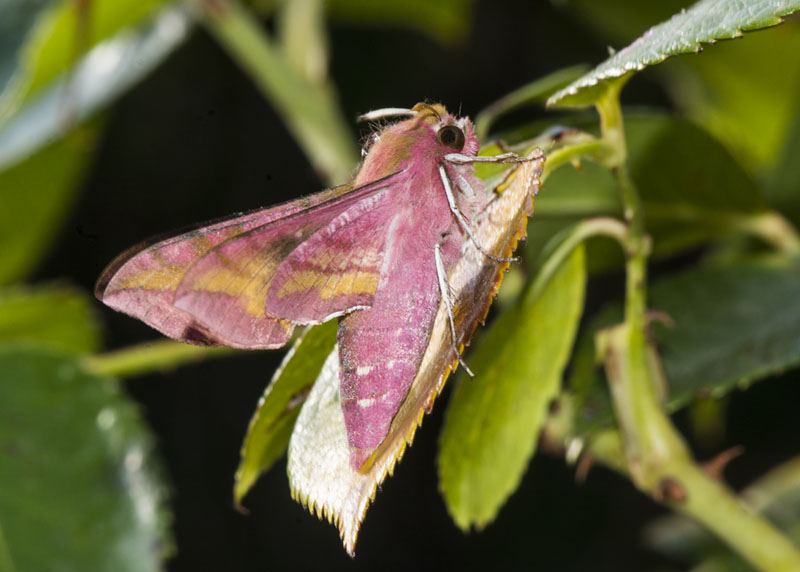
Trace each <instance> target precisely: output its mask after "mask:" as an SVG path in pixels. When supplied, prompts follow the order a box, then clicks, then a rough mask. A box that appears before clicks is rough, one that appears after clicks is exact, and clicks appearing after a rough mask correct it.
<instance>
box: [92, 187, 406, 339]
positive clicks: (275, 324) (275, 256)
mask: <svg viewBox="0 0 800 572" xmlns="http://www.w3.org/2000/svg"><path fill="white" fill-rule="evenodd" d="M394 176H395V175H390V176H389V177H386V178H385V179H381V180H378V181H375V182H373V183H369V184H367V185H364V186H362V187H359V188H357V189H353V188H352V187H350V186H344V187H337V188H335V189H331V190H328V191H323V192H321V193H318V194H316V195H313V196H311V197H307V198H302V199H298V200H295V201H292V202H289V203H285V204H283V205H278V206H276V207H272V208H268V209H263V210H260V211H254V212H251V213H247V214H244V215H239V216H235V217H232V218H229V219H224V220H221V221H217V222H214V223H212V224H211V225H209V226H204V227H202V228H200V229H198V230H195V231H191V232H188V233H185V234H181V235H178V236H174V237H171V238H167V239H166V240H161V241H157V240H150V241H148V242H146V243H144V244H142V245H139V246H136V247H134V248H132V249H130V250H128V251H126V252H125V253H123V254H122V255H120V256H118V257H117V258H116V259H115V260H114V261H113V262H112V263H111V264H110V265H109V266H108V267H107V268H106V270H105V271H104V272H103V274H102V275H101V277H100V279H99V280H98V282H97V286H96V288H95V295H96V296H97V297H98V298H99V299H100V300H102V301H103V302H104V303H106V304H107V305H109V306H110V307H112V308H114V309H116V310H119V311H121V312H125V313H126V314H129V315H131V316H133V317H135V318H138V319H140V320H142V321H144V322H145V323H147V324H149V325H150V326H152V327H153V328H155V329H157V330H158V331H160V332H162V333H163V334H165V335H167V336H169V337H171V338H174V339H178V340H181V341H185V342H189V343H195V344H199V345H229V346H233V347H242V348H274V347H280V346H282V345H283V344H285V343H286V341H287V340H288V339H289V336H290V335H291V332H292V329H293V324H292V323H291V322H290V321H288V320H282V319H280V318H278V317H275V316H266V314H265V312H264V300H265V295H263V294H262V296H261V299H260V311H256V310H255V308H256V306H257V304H258V303H259V302H258V301H257V300H248V303H247V306H246V308H249V309H252V310H253V311H254V313H253V314H251V316H252V317H253V319H252V320H251V322H252V324H253V326H254V327H253V328H251V330H250V331H249V332H248V335H249V337H248V335H240V336H239V337H237V338H235V339H234V338H230V337H228V336H226V335H224V334H223V333H221V332H217V331H214V330H213V329H212V328H211V327H209V325H208V324H206V323H203V321H201V320H198V318H197V316H196V315H194V314H193V313H192V312H187V311H186V309H182V308H179V307H177V306H176V305H175V294H176V291H177V289H178V287H179V286H180V285H181V283H182V282H183V280H184V277H185V276H186V274H187V273H188V272H190V271H191V270H192V269H193V268H194V266H196V265H197V264H199V263H200V261H202V260H204V259H205V258H206V256H208V255H210V254H211V253H213V252H214V251H216V250H217V249H218V248H220V247H222V246H225V245H230V244H233V243H235V242H237V240H239V239H243V240H245V241H246V238H247V237H248V236H251V235H252V233H256V232H260V233H261V234H262V235H263V236H265V237H269V239H270V241H269V242H268V243H266V244H265V245H264V252H263V253H262V254H261V258H262V259H269V260H273V261H275V262H277V263H278V264H279V263H280V262H281V261H283V259H285V258H286V257H287V256H288V255H289V254H291V252H292V251H293V250H294V249H295V248H296V247H297V246H298V245H299V244H301V243H302V242H303V241H304V240H306V239H308V238H309V237H310V236H313V234H314V233H315V232H316V231H318V230H320V229H321V228H324V227H325V226H327V225H328V224H329V223H330V221H331V220H333V219H335V218H336V217H337V216H339V215H340V214H341V213H342V212H344V211H346V210H348V209H349V208H351V207H352V206H353V205H355V204H357V203H359V202H360V201H361V200H363V199H365V198H368V197H370V196H372V195H374V194H376V193H378V192H379V191H380V190H381V189H383V188H384V187H386V186H388V185H391V183H392V179H393V177H394ZM210 260H219V258H217V257H212V258H210ZM221 262H223V263H224V264H233V265H234V266H235V265H239V264H240V262H241V261H240V260H236V259H230V260H225V261H221ZM274 266H275V267H276V268H277V264H275V265H274ZM269 278H271V277H269ZM231 301H232V300H231ZM239 301H240V302H241V300H239ZM222 311H225V310H224V309H222Z"/></svg>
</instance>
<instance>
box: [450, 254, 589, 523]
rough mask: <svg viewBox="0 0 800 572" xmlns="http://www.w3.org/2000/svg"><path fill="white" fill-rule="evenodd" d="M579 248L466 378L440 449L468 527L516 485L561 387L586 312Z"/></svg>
mask: <svg viewBox="0 0 800 572" xmlns="http://www.w3.org/2000/svg"><path fill="white" fill-rule="evenodd" d="M585 281H586V270H585V262H584V249H583V246H578V247H577V248H576V249H575V250H574V251H573V253H572V254H571V255H570V256H569V258H568V259H567V260H566V261H565V262H564V263H563V264H562V266H561V268H560V269H559V270H558V272H557V273H556V274H555V275H554V276H553V277H552V278H551V280H550V281H549V282H548V283H547V284H546V285H544V287H543V288H532V289H529V290H528V291H527V293H526V294H525V296H524V298H523V299H522V301H521V303H520V304H518V305H517V306H516V307H512V308H510V309H509V311H507V312H505V313H504V314H503V315H502V316H501V317H500V318H499V319H498V320H497V321H496V322H495V323H494V325H493V326H492V328H491V329H490V330H489V332H488V333H487V334H486V336H485V337H484V338H483V339H482V340H481V343H480V345H479V346H478V349H477V351H476V352H475V354H474V355H473V358H472V360H471V362H472V364H471V367H472V369H473V370H474V371H475V372H476V378H475V379H474V380H473V379H463V380H462V381H461V382H460V383H458V385H457V387H456V389H455V392H454V393H453V398H452V400H451V402H450V406H449V408H448V412H447V417H446V420H445V426H444V430H443V432H442V438H441V447H440V451H439V481H440V488H441V490H442V493H443V494H444V498H445V501H446V503H447V508H448V510H449V511H450V514H451V515H452V517H453V520H455V522H456V524H458V526H459V527H461V528H462V529H465V530H466V529H469V528H470V527H471V526H476V527H478V528H482V527H484V526H486V525H487V524H488V523H489V522H491V521H492V520H493V519H494V518H495V516H496V515H497V512H498V511H499V509H500V507H501V506H502V505H503V503H505V501H506V500H507V499H508V497H509V496H510V495H511V494H512V493H513V492H514V490H516V488H517V486H518V485H519V482H520V480H521V479H522V475H523V474H524V472H525V469H526V467H527V465H528V461H529V460H530V457H531V456H532V455H533V453H534V451H535V449H536V442H537V439H538V436H539V431H540V430H541V427H542V424H543V423H544V421H545V419H546V417H547V410H548V406H549V404H550V401H551V400H552V399H553V398H554V397H555V395H556V394H557V393H558V390H559V387H560V385H561V377H562V374H563V370H564V367H565V365H566V363H567V360H568V358H569V354H570V350H571V349H572V343H573V340H574V337H575V333H576V330H577V326H578V321H579V320H580V316H581V312H582V310H583V295H584V289H585Z"/></svg>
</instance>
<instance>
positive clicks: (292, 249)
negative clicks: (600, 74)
mask: <svg viewBox="0 0 800 572" xmlns="http://www.w3.org/2000/svg"><path fill="white" fill-rule="evenodd" d="M391 116H399V117H404V119H402V120H398V121H396V122H395V123H393V124H390V125H388V126H386V127H385V128H383V129H382V130H380V131H379V132H377V133H376V134H375V135H374V136H373V138H372V143H371V145H370V147H369V149H368V150H367V152H366V154H365V157H364V160H363V162H362V164H361V166H360V168H359V170H358V173H357V175H356V177H355V179H354V180H353V182H352V183H350V184H348V185H344V186H342V187H337V188H334V189H330V190H327V191H323V192H321V193H318V194H316V195H312V196H310V197H307V198H302V199H298V200H295V201H291V202H289V203H285V204H282V205H278V206H275V207H271V208H266V209H262V210H257V211H253V212H250V213H247V214H239V215H235V216H233V217H230V218H227V219H224V220H220V221H217V222H213V223H210V224H207V225H204V226H201V227H199V228H198V229H197V230H193V231H190V232H187V233H184V234H181V235H178V236H174V237H172V238H167V239H162V240H158V241H149V242H146V243H144V244H141V245H138V246H136V247H133V248H132V249H130V250H128V251H127V252H125V253H123V254H121V255H120V256H118V257H117V258H116V259H115V260H114V261H113V262H112V263H111V264H110V265H109V266H108V268H106V270H105V271H104V272H103V274H102V275H101V277H100V279H99V280H98V283H97V287H96V295H97V297H98V298H99V299H100V300H102V301H103V302H104V303H105V304H107V305H109V306H110V307H112V308H114V309H116V310H119V311H121V312H125V313H127V314H129V315H131V316H134V317H136V318H139V319H141V320H142V321H144V322H146V323H147V324H149V325H150V326H152V327H153V328H155V329H156V330H158V331H160V332H162V333H163V334H165V335H167V336H169V337H171V338H174V339H177V340H181V341H184V342H188V343H193V344H199V345H208V346H214V345H224V346H231V347H236V348H246V349H269V348H278V347H281V346H283V345H284V344H286V343H287V341H288V340H289V339H290V336H291V334H292V330H293V329H294V327H295V326H297V325H310V324H320V323H322V322H325V321H327V320H330V319H333V318H338V320H339V325H338V361H337V364H336V366H337V367H336V370H337V377H338V393H339V395H338V396H337V397H338V401H339V403H340V407H341V412H342V415H343V419H344V433H345V435H346V442H347V462H346V464H347V465H348V466H349V470H350V471H352V473H353V475H354V476H356V477H357V476H358V475H367V474H369V473H370V471H371V470H373V467H374V465H375V462H376V459H378V460H380V459H383V456H385V455H384V453H385V451H386V450H387V446H386V442H387V441H392V439H389V438H388V437H393V435H390V431H392V430H393V424H394V425H396V424H397V423H398V419H399V417H401V416H400V415H399V414H398V412H402V411H403V410H408V409H409V408H411V409H414V411H413V412H412V413H411V414H404V415H405V416H406V417H408V416H409V415H410V416H411V417H413V416H414V415H417V413H419V412H420V411H422V410H423V409H427V408H429V407H430V405H431V403H432V397H431V396H430V395H427V394H426V395H424V396H422V397H421V396H420V395H416V394H415V393H414V391H415V390H414V387H413V386H414V384H415V383H417V382H416V381H415V380H418V379H419V377H420V375H421V374H420V371H421V368H423V369H424V368H425V367H431V366H430V364H429V363H428V362H427V361H426V359H429V358H428V357H427V356H428V354H430V353H431V352H430V351H426V350H430V347H431V346H433V345H437V347H439V348H440V349H441V348H443V347H446V348H447V350H446V351H444V352H442V351H439V352H438V353H437V354H436V359H438V360H439V362H440V363H439V364H436V365H434V366H433V367H434V369H435V370H436V372H438V373H437V374H436V376H435V377H437V379H438V381H437V382H436V384H438V385H437V387H440V386H441V382H442V381H443V379H444V377H445V376H446V373H447V370H448V369H449V368H450V367H454V366H455V360H458V361H460V357H459V356H460V351H461V349H462V348H463V345H464V344H465V343H467V342H468V341H469V336H470V335H471V333H472V331H473V330H474V327H475V325H476V324H477V322H478V321H480V320H481V319H483V317H484V316H485V312H486V309H487V308H488V305H489V303H490V300H491V296H492V295H493V294H494V292H495V291H496V287H497V285H498V283H499V280H500V276H501V271H502V269H503V268H505V267H506V266H507V265H508V262H509V260H510V259H508V258H506V257H507V256H509V255H510V254H511V252H512V250H513V248H514V247H515V245H516V241H517V239H518V238H519V237H520V236H522V235H524V228H525V220H526V217H527V216H528V215H529V214H530V212H531V211H532V200H533V194H534V193H535V191H536V189H537V188H538V187H537V185H538V176H539V174H540V173H541V162H542V157H541V154H540V153H537V152H534V153H532V154H531V155H529V156H527V157H519V156H517V155H515V154H513V153H504V154H502V155H498V156H493V157H482V156H478V154H477V153H478V149H479V145H478V140H477V138H476V136H475V134H474V131H473V128H472V124H471V122H470V121H469V119H468V118H458V117H455V116H453V115H451V114H449V113H448V112H447V111H446V110H445V108H444V107H443V106H441V105H438V104H434V105H431V104H426V103H420V104H417V105H416V106H414V107H413V108H412V109H408V110H406V109H386V110H379V111H377V112H372V113H370V114H367V115H365V116H364V118H365V119H368V120H377V119H383V118H386V117H391ZM476 162H493V163H519V164H520V165H521V167H522V168H524V169H525V173H523V175H522V176H521V177H519V176H518V177H517V179H522V182H521V183H519V185H518V186H520V187H521V191H520V192H519V193H518V195H519V196H515V197H514V198H512V199H509V201H514V202H513V204H509V205H504V204H503V203H502V201H501V199H504V198H505V196H503V197H498V196H497V195H494V194H489V193H487V192H486V191H485V188H484V185H483V183H482V181H481V180H480V179H478V178H477V177H476V176H475V172H474V163H476ZM503 209H505V210H503ZM493 213H494V214H493ZM453 279H455V281H456V282H458V285H456V287H455V288H454V284H453ZM459 281H460V282H459ZM454 290H455V292H454ZM470 305H472V308H471V307H470ZM437 315H441V316H445V318H446V319H445V318H441V316H440V317H439V318H437ZM437 320H438V321H437ZM442 320H444V321H442ZM440 324H441V325H440ZM435 327H440V328H443V329H442V331H441V332H440V333H438V334H435V333H434V330H435ZM432 335H435V336H436V340H435V341H436V344H433V343H432ZM444 338H447V339H448V341H447V343H444V344H443V343H442V342H441V341H442V339H444ZM431 375H433V374H431ZM428 393H430V392H428ZM434 393H435V392H434ZM434 397H435V395H434ZM411 401H413V403H410V402H411ZM414 427H415V425H414ZM410 430H411V431H413V428H411V429H410ZM404 438H405V437H404ZM394 455H395V456H396V455H397V450H395V453H394ZM381 462H382V463H383V461H381ZM391 463H392V465H393V463H394V458H392V460H391ZM382 466H383V465H382ZM383 467H384V468H383V469H381V470H382V471H383V474H385V472H386V467H385V466H383ZM389 470H390V469H389ZM383 474H382V475H381V476H380V479H381V480H382V478H383ZM373 492H374V487H373ZM362 496H363V495H362ZM359 502H360V501H359ZM362 504H363V505H364V509H363V510H365V507H366V504H368V501H367V502H365V503H362ZM360 512H361V514H360V515H359V516H358V521H359V522H360V518H361V516H363V511H360ZM356 531H357V527H356ZM343 534H344V532H343ZM354 534H355V533H354ZM354 534H353V538H352V543H353V544H354V542H355V536H354Z"/></svg>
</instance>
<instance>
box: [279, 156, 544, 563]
mask: <svg viewBox="0 0 800 572" xmlns="http://www.w3.org/2000/svg"><path fill="white" fill-rule="evenodd" d="M529 158H530V161H526V162H524V163H521V164H519V166H517V168H516V169H514V170H513V171H511V172H510V174H509V177H508V178H507V179H506V181H504V183H503V184H502V185H501V186H503V187H505V190H504V191H503V193H502V194H501V195H499V196H497V197H496V198H495V199H494V200H492V201H491V202H490V203H489V205H488V206H487V208H486V210H484V211H483V212H482V213H480V215H478V217H476V221H475V222H476V224H475V235H476V237H477V238H478V240H479V241H480V242H481V244H482V245H483V246H484V247H485V248H486V247H488V250H489V251H490V252H492V253H493V254H495V255H497V256H500V257H508V256H510V255H511V253H513V251H514V250H515V248H516V246H517V244H518V242H519V240H520V239H521V238H523V237H524V236H525V235H526V226H527V219H528V217H529V216H530V215H531V214H532V213H533V201H534V197H535V196H536V193H537V192H538V188H539V177H540V176H541V172H542V165H543V162H544V158H543V156H542V154H541V152H540V151H539V150H538V149H537V150H534V151H533V152H532V153H531V154H530V155H529ZM508 266H509V264H508V263H497V262H492V261H490V260H488V259H487V258H486V257H485V256H484V255H483V254H481V253H480V252H479V251H478V250H477V248H475V245H474V244H473V243H472V242H471V241H465V242H464V245H463V247H462V255H461V257H460V259H459V261H458V262H457V263H456V265H455V267H454V268H453V270H452V271H451V273H450V276H449V281H450V285H451V288H452V290H453V291H454V292H455V296H454V298H455V305H454V307H455V319H456V328H457V331H458V332H459V333H460V339H459V344H458V346H459V352H462V351H463V349H464V346H465V345H468V343H469V340H470V338H471V336H472V334H473V333H474V331H475V329H476V328H477V326H478V323H482V322H483V321H484V320H485V319H486V316H487V314H488V312H489V307H490V306H491V303H492V300H493V299H494V297H495V296H496V294H497V291H498V289H499V287H500V284H501V283H502V280H503V276H504V271H505V270H506V269H507V268H508ZM476 269H477V270H476ZM476 293H478V296H477V298H476V297H475V294H476ZM447 321H448V317H447V310H446V308H445V306H444V303H441V304H440V306H439V309H438V311H437V315H436V319H435V322H434V326H433V330H432V334H431V343H430V344H429V346H428V349H427V350H426V352H425V354H424V355H423V358H422V362H421V364H420V370H419V372H418V374H417V376H416V378H415V379H414V382H413V384H412V386H411V388H410V389H409V392H408V395H407V397H406V399H405V401H404V402H403V405H402V406H401V408H400V410H399V411H398V412H397V414H396V415H395V417H394V420H393V421H392V425H391V428H390V430H389V437H387V439H386V440H385V441H384V442H383V443H382V444H381V445H380V447H378V449H377V450H376V451H375V453H374V454H373V455H372V457H371V458H370V459H368V460H367V462H366V463H365V464H364V466H362V468H361V470H360V471H359V472H358V473H354V472H353V471H352V470H351V469H349V464H348V460H349V451H348V449H347V442H346V437H344V418H343V416H342V414H341V408H340V407H339V403H338V359H337V356H338V353H337V351H336V349H334V351H333V352H332V354H331V355H330V356H329V357H328V360H327V361H326V364H325V366H324V367H323V370H322V373H321V374H320V376H319V378H318V379H317V382H316V383H315V386H314V388H313V389H312V391H311V394H309V398H308V400H307V401H306V404H305V405H304V407H303V411H301V414H300V417H299V418H298V421H297V425H296V426H295V432H294V433H293V435H292V440H291V442H290V446H289V462H288V467H287V469H288V473H289V481H290V487H291V494H292V498H294V499H295V500H297V501H298V502H300V503H301V504H302V505H303V506H304V507H305V508H307V509H308V510H309V512H311V513H312V514H315V515H316V516H317V517H318V518H320V519H325V520H327V521H328V522H330V523H331V524H335V525H336V526H337V528H338V529H339V535H340V537H341V539H342V543H343V545H344V548H345V550H346V551H347V552H348V554H350V555H351V556H354V554H355V545H356V541H357V539H358V532H359V530H360V528H361V523H362V522H363V520H364V517H365V515H366V511H367V509H368V508H369V505H370V503H371V502H372V501H373V500H374V499H375V494H376V491H377V487H378V486H379V485H380V484H381V483H382V482H383V481H384V479H385V478H386V476H387V475H389V476H391V475H392V474H393V473H394V469H395V467H396V465H397V463H398V462H399V461H400V460H401V459H402V457H403V455H404V453H405V450H406V447H407V446H409V445H411V443H412V442H413V440H414V435H415V433H416V430H417V428H418V427H419V426H421V424H422V421H423V418H424V416H425V413H427V412H429V411H430V410H431V409H432V407H433V404H434V401H435V400H436V397H438V395H439V394H440V393H441V391H442V389H443V388H444V385H445V382H446V380H447V378H448V376H449V374H450V372H452V371H454V370H455V368H456V367H457V365H458V361H457V359H456V358H455V357H454V356H453V355H452V345H451V344H450V342H449V337H450V336H449V325H448V323H447ZM478 374H480V372H478ZM326 398H327V402H326V401H325V400H326ZM320 406H322V408H320ZM337 413H338V416H337ZM337 417H338V418H337ZM337 424H338V425H340V427H337ZM337 431H338V432H340V435H338V437H339V439H338V441H337V440H336V435H335V434H336V432H337ZM326 448H327V450H326ZM342 448H343V450H342ZM306 456H307V457H309V458H307V459H305V458H303V457H306ZM326 457H327V458H326ZM337 457H338V458H337ZM298 458H300V460H299V461H298ZM312 461H313V465H314V467H311V469H320V470H322V473H323V474H321V475H316V473H315V474H314V475H313V476H312V475H311V474H310V473H309V472H308V470H309V465H308V464H307V463H311V462H312ZM325 467H329V468H330V469H332V470H330V471H327V472H326V469H325ZM345 468H346V469H347V470H346V471H345V470H344V469H345ZM312 472H313V470H312ZM337 480H338V481H339V484H338V486H339V494H340V498H339V499H338V500H337V499H333V500H331V493H332V491H334V488H333V484H332V483H334V482H335V481H337ZM320 481H322V482H320ZM326 494H327V497H328V500H326V498H325V497H326Z"/></svg>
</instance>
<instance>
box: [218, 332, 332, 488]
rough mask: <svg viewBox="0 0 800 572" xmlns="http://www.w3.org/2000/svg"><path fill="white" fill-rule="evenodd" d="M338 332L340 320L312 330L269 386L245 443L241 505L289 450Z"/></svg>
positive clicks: (238, 476) (240, 477)
mask: <svg viewBox="0 0 800 572" xmlns="http://www.w3.org/2000/svg"><path fill="white" fill-rule="evenodd" d="M336 329H337V322H336V320H330V321H328V322H325V323H324V324H322V325H320V326H316V327H314V328H311V329H309V330H308V331H307V332H306V333H305V334H304V335H303V337H301V338H300V339H299V340H297V342H296V343H295V345H294V346H293V347H292V349H291V351H289V353H288V354H286V358H284V360H283V364H281V367H280V368H278V370H277V371H276V372H275V375H274V376H273V378H272V381H270V383H269V385H268V386H267V389H266V391H265V392H264V395H263V397H262V398H261V400H260V401H259V402H258V408H257V409H256V412H255V414H254V415H253V419H252V420H251V421H250V427H249V429H248V430H247V436H246V437H245V439H244V443H242V458H241V461H240V462H239V468H238V469H236V476H235V478H234V481H235V483H234V487H233V497H234V500H235V502H236V503H237V504H239V503H240V502H241V501H242V499H243V498H244V496H245V495H246V494H247V491H249V490H250V489H251V488H252V486H253V485H254V484H255V483H256V480H258V477H259V476H260V475H261V474H262V473H264V472H265V471H267V470H268V469H269V468H270V467H271V466H272V464H273V463H274V462H275V461H276V460H278V458H279V457H280V456H281V455H283V453H284V451H286V447H287V445H288V444H289V437H290V436H291V434H292V429H293V428H294V422H295V421H296V420H297V416H298V415H299V414H300V406H301V405H303V402H304V401H305V397H306V395H307V393H308V390H309V388H310V387H311V385H312V384H313V383H314V380H315V379H316V378H317V376H318V375H319V373H320V371H322V366H323V364H324V363H325V358H327V357H328V354H330V353H331V350H332V349H333V347H334V345H336Z"/></svg>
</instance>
